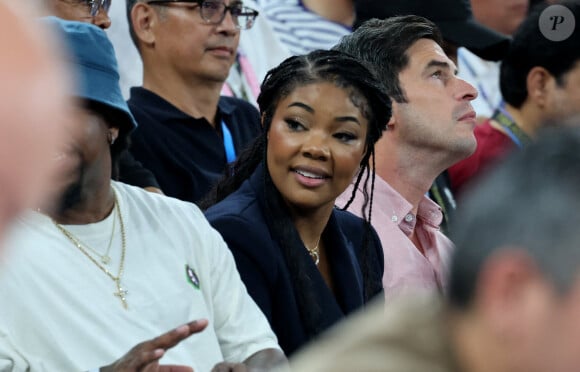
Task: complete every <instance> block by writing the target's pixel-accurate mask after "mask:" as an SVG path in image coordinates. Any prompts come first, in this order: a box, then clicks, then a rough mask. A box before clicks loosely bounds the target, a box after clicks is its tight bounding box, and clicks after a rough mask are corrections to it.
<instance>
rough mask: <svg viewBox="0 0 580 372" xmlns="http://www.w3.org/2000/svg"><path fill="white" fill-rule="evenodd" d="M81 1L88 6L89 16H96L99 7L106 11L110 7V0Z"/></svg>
mask: <svg viewBox="0 0 580 372" xmlns="http://www.w3.org/2000/svg"><path fill="white" fill-rule="evenodd" d="M83 2H84V3H85V4H87V6H88V7H89V8H90V14H91V17H96V16H97V14H99V10H100V9H103V10H104V11H105V12H108V11H109V8H110V7H111V0H84V1H83Z"/></svg>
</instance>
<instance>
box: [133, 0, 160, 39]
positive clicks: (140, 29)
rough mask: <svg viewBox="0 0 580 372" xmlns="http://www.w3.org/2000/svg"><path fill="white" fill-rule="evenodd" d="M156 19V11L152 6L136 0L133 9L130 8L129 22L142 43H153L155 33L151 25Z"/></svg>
mask: <svg viewBox="0 0 580 372" xmlns="http://www.w3.org/2000/svg"><path fill="white" fill-rule="evenodd" d="M157 21H158V17H157V13H156V12H155V11H154V10H153V7H152V6H150V5H147V4H145V3H142V2H137V3H136V4H135V6H133V9H131V23H132V25H133V32H134V33H135V36H136V37H137V39H138V40H139V43H140V44H143V45H149V46H151V45H154V44H155V34H154V33H153V26H155V24H156V23H157Z"/></svg>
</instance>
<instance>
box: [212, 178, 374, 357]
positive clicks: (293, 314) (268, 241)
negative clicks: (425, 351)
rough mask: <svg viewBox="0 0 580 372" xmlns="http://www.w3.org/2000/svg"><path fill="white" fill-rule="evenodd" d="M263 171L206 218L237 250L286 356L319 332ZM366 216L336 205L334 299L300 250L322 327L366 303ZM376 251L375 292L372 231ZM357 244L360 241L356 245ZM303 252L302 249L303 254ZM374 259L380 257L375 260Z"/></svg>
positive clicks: (328, 237) (329, 238) (331, 234)
mask: <svg viewBox="0 0 580 372" xmlns="http://www.w3.org/2000/svg"><path fill="white" fill-rule="evenodd" d="M263 177H264V171H263V167H262V166H260V167H258V169H257V170H256V172H254V174H253V175H252V176H251V177H250V179H248V180H246V181H245V182H244V183H243V184H242V185H241V187H240V188H239V189H238V190H237V191H236V192H234V193H232V194H231V195H229V196H228V197H227V198H226V199H224V200H223V201H221V202H220V203H217V204H215V205H214V206H212V207H211V208H209V209H208V210H207V211H206V217H207V219H208V220H209V222H210V223H211V224H212V226H213V227H214V228H215V229H217V230H218V231H219V232H220V233H221V235H222V236H223V238H224V240H225V241H226V243H227V244H228V246H229V248H230V249H231V251H232V252H233V255H234V258H235V260H236V265H237V268H238V271H239V272H240V275H241V277H242V280H243V281H244V283H245V285H246V287H247V289H248V292H249V294H250V295H251V296H252V298H253V299H254V301H255V302H256V303H257V304H258V306H259V307H260V308H261V309H262V311H263V312H264V314H265V315H266V317H267V318H268V321H269V322H270V325H271V327H272V329H273V331H274V333H275V334H276V336H277V337H278V342H279V344H280V346H281V347H282V349H283V350H284V352H285V353H286V355H290V354H292V353H293V352H294V351H295V350H297V349H298V348H300V347H301V346H303V345H304V344H305V343H306V342H308V341H309V340H310V339H311V338H313V337H314V336H315V335H308V334H307V332H306V330H305V329H304V327H303V325H302V321H301V317H300V311H299V308H298V304H297V301H296V297H295V288H294V285H293V283H292V280H291V277H290V273H289V270H288V266H287V265H286V260H285V257H284V254H283V252H282V249H281V247H280V246H279V244H278V243H277V240H276V239H275V238H274V237H273V236H272V233H271V231H270V227H269V225H268V223H267V221H266V218H267V216H265V215H264V211H265V209H264V208H265V196H264V195H265V190H264V186H263V183H264V182H263ZM363 231H364V230H363V224H362V219H360V218H359V217H356V216H355V215H353V214H351V213H350V212H345V211H340V210H338V209H335V210H334V211H333V212H332V215H331V218H330V220H329V222H328V225H327V227H326V229H325V231H324V239H325V243H326V246H327V247H328V248H329V249H331V250H332V251H331V252H329V254H328V260H329V266H330V269H331V273H332V276H333V280H334V286H335V291H336V297H335V295H334V293H333V292H332V291H331V290H330V289H329V288H328V286H327V285H326V282H325V281H324V279H323V277H322V275H321V274H320V272H319V271H318V268H317V267H316V265H315V264H314V262H313V260H312V258H311V257H310V255H309V253H308V252H307V251H306V250H305V249H304V250H301V252H302V253H301V256H302V257H301V259H302V260H304V261H305V264H306V267H307V272H306V273H305V274H306V275H308V276H310V278H311V281H312V286H313V288H314V291H315V292H316V293H315V297H316V299H317V300H318V302H319V303H318V305H319V307H320V309H321V314H322V316H321V318H320V320H321V324H320V326H321V327H320V331H323V330H324V329H327V328H328V327H330V326H332V325H333V324H335V323H336V322H338V321H339V320H341V319H342V318H343V317H344V316H345V315H347V314H349V313H351V312H352V311H354V310H356V309H358V308H360V307H361V306H362V305H363V304H364V302H365V299H364V295H363V275H362V271H361V268H360V265H359V261H358V259H357V254H358V249H359V248H360V243H359V242H362V236H363ZM371 236H372V238H371V243H372V244H371V246H372V247H373V249H372V250H371V252H370V254H371V255H373V256H374V257H373V258H374V259H373V263H376V265H375V266H374V267H372V268H371V277H372V282H373V290H372V292H373V294H377V293H380V292H381V291H382V282H381V278H382V273H383V252H382V247H381V243H380V240H379V238H378V236H377V234H376V232H375V231H374V229H373V230H372V235H371ZM353 242H357V244H353ZM299 254H300V253H299ZM375 257H376V258H375Z"/></svg>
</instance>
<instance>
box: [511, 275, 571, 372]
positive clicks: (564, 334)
mask: <svg viewBox="0 0 580 372" xmlns="http://www.w3.org/2000/svg"><path fill="white" fill-rule="evenodd" d="M519 313H520V315H519V316H517V314H514V315H513V316H514V318H519V319H521V320H518V321H517V324H518V325H517V326H518V327H520V328H519V330H518V331H517V332H516V333H515V334H516V335H517V336H519V337H520V338H519V345H518V346H517V347H516V348H515V350H514V349H512V350H513V351H514V353H513V355H512V358H514V359H515V361H516V362H517V363H518V364H519V366H520V367H521V368H520V369H519V370H522V371H524V370H525V371H530V372H534V371H538V372H541V371H551V372H577V371H580V315H579V314H580V280H576V283H575V284H574V285H573V286H572V288H571V289H570V291H569V292H567V293H565V294H560V293H557V292H556V291H555V290H554V288H553V287H552V286H551V284H550V283H546V282H544V287H543V288H540V287H539V286H537V287H536V290H535V291H530V290H529V291H528V296H527V297H526V302H525V307H524V305H522V306H521V307H520V309H519ZM512 337H513V334H512ZM515 340H517V339H515Z"/></svg>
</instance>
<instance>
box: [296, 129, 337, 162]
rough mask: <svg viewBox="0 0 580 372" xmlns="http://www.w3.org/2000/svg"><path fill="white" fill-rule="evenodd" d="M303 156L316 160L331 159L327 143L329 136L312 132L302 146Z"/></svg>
mask: <svg viewBox="0 0 580 372" xmlns="http://www.w3.org/2000/svg"><path fill="white" fill-rule="evenodd" d="M302 154H303V156H305V157H307V158H310V159H314V160H323V161H325V160H328V158H329V157H330V149H329V147H328V143H327V136H326V135H324V134H322V133H318V132H317V131H315V130H311V131H310V133H309V134H308V135H307V136H306V140H305V142H304V145H303V146H302Z"/></svg>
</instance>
